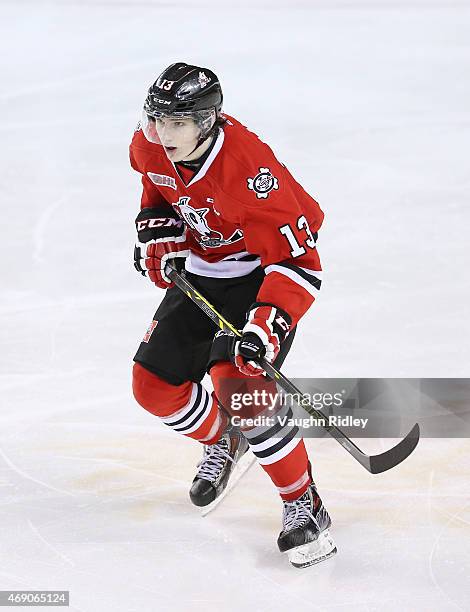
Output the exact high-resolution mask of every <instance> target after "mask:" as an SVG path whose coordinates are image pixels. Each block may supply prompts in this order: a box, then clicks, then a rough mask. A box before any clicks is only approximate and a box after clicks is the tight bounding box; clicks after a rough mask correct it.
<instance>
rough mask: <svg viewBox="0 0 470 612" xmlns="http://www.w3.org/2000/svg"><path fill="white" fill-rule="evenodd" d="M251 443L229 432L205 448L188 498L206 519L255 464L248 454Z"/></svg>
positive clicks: (231, 430)
mask: <svg viewBox="0 0 470 612" xmlns="http://www.w3.org/2000/svg"><path fill="white" fill-rule="evenodd" d="M247 450H248V442H247V441H246V439H245V438H244V437H243V435H242V434H241V433H240V431H239V430H237V429H235V428H231V429H229V430H228V431H226V432H225V433H224V434H223V435H222V437H221V438H220V440H219V441H218V442H217V443H216V444H211V445H210V446H208V445H204V455H203V457H202V459H201V461H200V462H199V463H198V465H197V467H198V471H197V474H196V476H195V478H194V480H193V483H192V485H191V489H190V491H189V496H190V498H191V501H192V502H193V504H194V505H195V506H202V507H204V510H203V511H202V514H203V516H205V515H206V514H208V513H209V512H210V511H211V510H213V509H214V508H215V507H216V506H217V505H218V504H219V503H220V502H221V501H222V499H223V498H224V497H225V496H226V495H227V493H228V492H229V491H230V490H231V489H232V488H233V486H234V485H235V484H236V483H237V482H238V480H239V479H240V478H241V476H242V475H243V474H244V473H245V472H246V471H247V470H248V468H249V467H251V465H253V463H254V462H255V457H254V456H253V455H252V454H251V453H247Z"/></svg>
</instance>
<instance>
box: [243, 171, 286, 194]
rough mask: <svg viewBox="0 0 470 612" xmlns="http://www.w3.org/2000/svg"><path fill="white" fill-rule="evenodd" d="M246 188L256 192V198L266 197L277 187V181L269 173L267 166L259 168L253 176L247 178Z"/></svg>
mask: <svg viewBox="0 0 470 612" xmlns="http://www.w3.org/2000/svg"><path fill="white" fill-rule="evenodd" d="M246 181H247V183H248V189H250V191H254V192H255V193H256V197H257V198H261V199H264V198H267V197H268V196H269V192H270V191H272V190H273V189H279V181H278V180H277V178H276V177H275V176H273V175H272V174H271V170H270V169H269V168H260V169H259V173H258V174H257V175H256V176H255V177H254V178H247V179H246Z"/></svg>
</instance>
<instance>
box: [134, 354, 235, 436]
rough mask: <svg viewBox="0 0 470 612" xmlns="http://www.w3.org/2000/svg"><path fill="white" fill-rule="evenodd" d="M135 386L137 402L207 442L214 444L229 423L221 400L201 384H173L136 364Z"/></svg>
mask: <svg viewBox="0 0 470 612" xmlns="http://www.w3.org/2000/svg"><path fill="white" fill-rule="evenodd" d="M132 389H133V391H134V397H135V399H136V400H137V402H138V403H139V404H140V405H141V406H142V407H143V408H145V410H148V412H151V413H152V414H154V415H156V416H158V417H160V419H161V420H162V421H163V422H164V423H165V425H168V426H169V427H171V428H172V429H173V430H174V431H177V432H178V433H181V434H183V435H184V436H188V437H189V438H194V439H195V440H198V441H199V442H203V443H204V444H214V443H215V442H217V440H219V438H220V436H221V434H222V432H223V430H224V429H225V428H226V426H227V422H228V419H227V416H226V415H225V414H224V413H223V412H222V411H221V410H220V408H219V405H218V402H217V400H216V399H215V398H214V397H213V396H211V395H210V394H209V393H208V392H207V391H206V390H205V389H204V387H203V386H202V385H201V384H199V383H193V382H190V381H187V382H185V383H183V384H182V385H170V384H169V383H167V382H166V381H165V380H163V379H162V378H160V377H159V376H157V375H156V374H153V373H152V372H149V371H148V370H146V369H145V368H144V367H143V366H141V365H140V364H139V363H135V364H134V368H133V373H132Z"/></svg>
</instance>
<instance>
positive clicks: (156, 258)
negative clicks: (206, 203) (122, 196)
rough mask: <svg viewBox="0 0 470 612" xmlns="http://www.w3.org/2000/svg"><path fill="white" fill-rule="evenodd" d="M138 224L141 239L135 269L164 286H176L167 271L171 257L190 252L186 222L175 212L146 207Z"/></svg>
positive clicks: (135, 255) (136, 246)
mask: <svg viewBox="0 0 470 612" xmlns="http://www.w3.org/2000/svg"><path fill="white" fill-rule="evenodd" d="M135 226H136V229H137V239H138V242H137V243H136V245H135V248H134V266H135V269H136V270H137V272H140V273H141V274H142V276H148V277H149V278H150V280H151V281H152V282H153V283H155V284H156V285H157V287H160V288H161V289H168V288H169V287H173V283H172V282H171V281H170V279H169V278H168V277H167V275H166V274H165V265H166V264H167V263H168V260H170V259H173V258H175V257H187V255H188V254H189V250H188V247H187V244H186V231H185V229H186V228H185V225H184V222H183V221H182V220H181V219H180V218H179V217H178V215H177V214H176V213H175V212H174V213H173V214H172V213H171V212H170V213H168V212H167V211H162V210H161V209H159V208H143V209H142V210H141V211H140V213H139V214H138V215H137V218H136V220H135Z"/></svg>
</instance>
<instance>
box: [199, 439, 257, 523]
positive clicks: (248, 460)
mask: <svg viewBox="0 0 470 612" xmlns="http://www.w3.org/2000/svg"><path fill="white" fill-rule="evenodd" d="M255 463H256V457H255V456H254V455H253V454H252V453H251V452H250V451H249V450H248V451H247V452H246V453H245V454H244V455H243V457H242V458H241V459H240V460H239V461H238V463H237V464H236V466H235V468H234V469H233V472H232V473H231V474H230V479H229V481H228V485H227V486H226V487H225V489H224V490H223V491H222V493H221V494H220V495H219V497H217V498H216V499H214V501H213V502H212V503H210V504H209V505H207V506H204V508H203V509H202V510H201V516H207V515H208V514H210V513H211V512H212V511H213V510H215V509H216V508H217V506H219V505H220V503H221V502H222V501H223V500H224V499H225V498H226V497H227V495H229V494H230V492H231V491H232V490H233V488H234V487H235V486H236V485H237V483H238V481H239V480H240V478H241V477H242V476H243V475H244V474H245V473H246V472H248V470H249V469H250V468H251V466H252V465H254V464H255Z"/></svg>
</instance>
